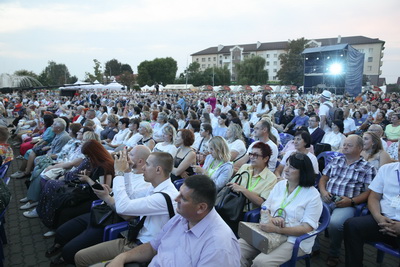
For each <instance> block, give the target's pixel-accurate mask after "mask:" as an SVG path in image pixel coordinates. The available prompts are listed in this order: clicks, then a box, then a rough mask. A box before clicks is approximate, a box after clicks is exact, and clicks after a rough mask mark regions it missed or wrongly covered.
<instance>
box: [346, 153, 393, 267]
mask: <svg viewBox="0 0 400 267" xmlns="http://www.w3.org/2000/svg"><path fill="white" fill-rule="evenodd" d="M399 148H400V146H399ZM398 153H399V154H400V149H399V150H398ZM399 156H400V155H399ZM399 171H400V163H398V162H395V163H389V164H385V165H383V166H382V167H380V168H379V170H378V174H377V175H376V176H375V178H374V180H373V181H372V182H371V184H370V185H369V189H370V190H371V193H370V194H369V197H368V209H369V211H370V212H371V214H369V215H367V216H361V217H354V218H350V219H348V220H347V221H346V222H345V224H344V244H345V248H346V266H352V267H353V266H356V267H357V266H363V256H364V255H363V254H364V253H363V247H364V243H366V242H385V243H386V244H388V245H391V246H393V247H398V246H399V245H400V238H399V237H400V214H399V208H400V201H399V199H400V198H399V189H400V175H399Z"/></svg>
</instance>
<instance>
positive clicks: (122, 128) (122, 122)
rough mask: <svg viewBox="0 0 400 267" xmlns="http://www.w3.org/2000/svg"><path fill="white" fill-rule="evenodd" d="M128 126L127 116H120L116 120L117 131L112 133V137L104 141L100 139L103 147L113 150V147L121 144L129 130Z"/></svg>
mask: <svg viewBox="0 0 400 267" xmlns="http://www.w3.org/2000/svg"><path fill="white" fill-rule="evenodd" d="M128 126H129V119H128V118H122V119H119V122H118V129H119V131H118V133H117V134H116V135H114V138H113V140H112V141H111V142H106V141H104V140H103V141H102V143H103V145H104V148H105V149H107V150H114V149H115V148H117V147H118V146H120V145H122V144H123V142H124V140H125V137H126V136H127V135H128V134H129V132H130V130H129V128H128Z"/></svg>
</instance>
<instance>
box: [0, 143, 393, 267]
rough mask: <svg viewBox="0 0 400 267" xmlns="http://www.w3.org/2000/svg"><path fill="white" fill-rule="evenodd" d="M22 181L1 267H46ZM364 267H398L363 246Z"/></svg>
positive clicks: (316, 261) (324, 242)
mask: <svg viewBox="0 0 400 267" xmlns="http://www.w3.org/2000/svg"><path fill="white" fill-rule="evenodd" d="M14 154H15V157H16V156H17V155H19V149H14ZM22 162H23V160H20V159H14V160H13V162H12V164H11V167H10V168H9V171H8V173H7V175H8V176H9V175H11V174H12V173H14V172H16V171H18V170H19V168H20V166H21V164H22ZM24 182H25V179H11V180H10V183H9V185H8V186H9V187H10V189H11V192H12V199H11V202H10V205H9V207H8V209H7V212H6V216H5V218H6V224H5V230H6V234H7V239H8V244H7V245H4V255H5V260H4V266H10V267H11V266H13V267H14V266H15V267H18V266H21V267H25V266H49V265H50V260H49V259H48V258H46V257H45V252H46V249H47V248H49V247H50V246H51V245H52V244H53V238H49V239H44V238H43V234H44V233H46V232H47V231H48V230H49V229H47V227H45V226H44V225H43V224H42V223H41V221H40V219H38V218H33V219H28V218H25V217H24V216H23V215H22V212H23V211H21V210H20V209H19V207H20V206H21V205H22V204H21V203H20V202H19V200H20V199H21V198H24V197H25V196H26V191H27V189H26V186H25V183H24ZM328 242H329V239H328V238H326V237H324V236H323V235H322V236H320V243H321V253H320V255H319V256H315V257H313V258H312V260H311V265H312V266H326V264H325V261H326V259H327V257H328V254H327V253H328V251H329V243H328ZM364 254H365V259H364V266H371V267H372V266H382V267H389V266H399V260H398V259H396V258H395V257H393V256H390V255H385V259H384V261H383V263H382V264H377V263H376V250H375V249H374V248H373V247H372V246H369V245H365V246H364ZM297 266H305V262H304V261H300V262H298V263H297ZM342 266H344V249H343V248H342V251H341V262H340V264H339V265H338V267H342Z"/></svg>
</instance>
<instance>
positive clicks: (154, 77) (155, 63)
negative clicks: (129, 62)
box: [138, 57, 178, 86]
mask: <svg viewBox="0 0 400 267" xmlns="http://www.w3.org/2000/svg"><path fill="white" fill-rule="evenodd" d="M177 70H178V64H177V62H176V61H175V60H174V59H173V58H171V57H167V58H156V59H154V60H152V61H147V60H146V61H143V62H142V63H140V64H139V66H138V83H139V85H140V86H144V85H145V84H147V85H151V84H154V83H156V82H157V83H162V84H168V83H173V82H174V80H175V76H176V71H177Z"/></svg>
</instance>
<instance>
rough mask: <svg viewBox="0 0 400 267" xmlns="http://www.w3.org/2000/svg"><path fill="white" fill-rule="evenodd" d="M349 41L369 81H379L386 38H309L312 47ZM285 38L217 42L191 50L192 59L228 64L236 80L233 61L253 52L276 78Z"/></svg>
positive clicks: (203, 64) (205, 64) (203, 63)
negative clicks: (210, 45) (199, 49)
mask: <svg viewBox="0 0 400 267" xmlns="http://www.w3.org/2000/svg"><path fill="white" fill-rule="evenodd" d="M338 43H340V44H349V45H351V46H352V47H354V48H355V49H357V50H358V51H360V52H361V53H364V54H365V62H364V75H366V76H367V78H368V79H369V80H370V81H371V83H372V84H378V81H379V75H381V74H382V71H381V67H382V58H383V50H384V49H385V46H384V45H385V42H384V41H382V40H379V39H378V38H368V37H365V36H348V37H341V36H339V37H337V38H324V39H311V40H309V45H310V46H311V47H317V46H327V45H334V44H338ZM287 46H288V42H272V43H260V42H257V43H255V44H244V45H228V46H224V45H218V46H214V47H210V48H207V49H204V50H201V51H199V52H196V53H194V54H192V55H191V56H192V62H198V63H199V64H200V69H201V70H205V69H207V68H212V67H224V66H227V67H228V69H229V70H230V72H231V80H232V81H236V80H237V74H236V70H235V63H237V62H240V61H243V60H244V59H246V58H248V57H252V56H261V57H263V58H265V60H266V64H265V65H266V66H265V69H266V70H267V71H268V76H269V80H272V81H278V77H277V72H278V70H279V69H280V67H281V65H280V61H279V55H280V54H282V53H286V49H287Z"/></svg>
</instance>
